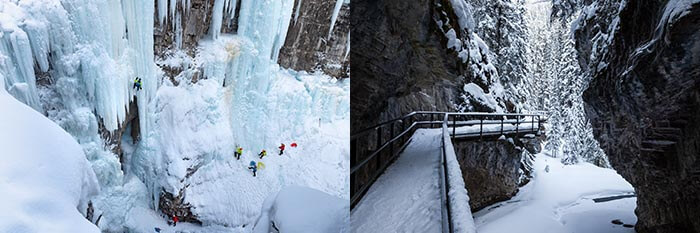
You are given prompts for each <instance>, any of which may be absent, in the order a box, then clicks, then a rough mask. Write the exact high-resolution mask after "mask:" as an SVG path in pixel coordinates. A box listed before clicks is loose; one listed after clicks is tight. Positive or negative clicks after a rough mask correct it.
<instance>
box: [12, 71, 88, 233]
mask: <svg viewBox="0 0 700 233" xmlns="http://www.w3.org/2000/svg"><path fill="white" fill-rule="evenodd" d="M4 83H5V80H4V77H3V75H2V74H0V108H2V110H3V112H2V114H0V148H2V153H0V190H1V191H0V206H2V211H1V212H0V232H28V233H29V232H99V229H98V228H97V227H96V226H95V225H93V224H92V223H90V222H89V221H88V220H86V219H85V217H84V216H83V215H84V214H85V211H86V210H87V206H88V200H89V199H90V198H91V197H93V196H94V195H96V194H97V193H98V192H99V185H98V183H97V178H96V177H95V173H94V172H93V171H92V169H91V167H90V163H88V161H87V159H86V158H85V153H83V150H82V149H81V148H80V145H78V143H77V142H76V141H75V139H73V137H71V135H69V134H68V133H66V131H64V130H63V129H61V128H60V127H59V126H58V125H56V124H55V123H54V122H52V121H50V120H49V119H47V118H46V117H44V116H43V115H41V114H40V113H38V112H36V111H35V110H34V109H32V108H30V107H28V106H27V105H24V104H23V103H21V102H19V101H17V100H16V99H15V98H14V97H12V96H11V95H9V94H8V93H7V92H6V91H5V89H4Z"/></svg>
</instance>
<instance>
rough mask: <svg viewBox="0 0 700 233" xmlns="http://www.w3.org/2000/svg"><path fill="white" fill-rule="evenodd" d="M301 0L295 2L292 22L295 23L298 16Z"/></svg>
mask: <svg viewBox="0 0 700 233" xmlns="http://www.w3.org/2000/svg"><path fill="white" fill-rule="evenodd" d="M302 1H303V0H298V2H297V7H296V8H297V9H296V10H295V11H294V24H297V18H299V12H300V9H301V2H302ZM338 1H340V0H338Z"/></svg>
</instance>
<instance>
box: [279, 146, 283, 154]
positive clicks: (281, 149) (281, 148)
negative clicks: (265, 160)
mask: <svg viewBox="0 0 700 233" xmlns="http://www.w3.org/2000/svg"><path fill="white" fill-rule="evenodd" d="M279 148H280V155H282V154H284V143H282V145H281V146H280V147H279Z"/></svg>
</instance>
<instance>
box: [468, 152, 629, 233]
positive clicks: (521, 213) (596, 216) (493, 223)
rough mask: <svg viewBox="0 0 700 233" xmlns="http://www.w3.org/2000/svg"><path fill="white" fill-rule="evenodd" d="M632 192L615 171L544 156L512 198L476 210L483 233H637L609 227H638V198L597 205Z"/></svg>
mask: <svg viewBox="0 0 700 233" xmlns="http://www.w3.org/2000/svg"><path fill="white" fill-rule="evenodd" d="M633 193H634V188H633V187H632V185H630V184H629V183H628V182H627V181H625V179H623V178H622V177H621V176H620V175H619V174H617V173H616V172H615V170H612V169H607V168H601V167H597V166H595V165H593V164H590V163H585V162H584V163H579V164H576V165H564V164H562V163H561V162H560V160H559V159H557V158H551V157H548V156H546V155H544V153H541V154H538V155H537V157H536V159H535V165H534V177H533V179H532V181H531V182H530V183H528V184H527V185H526V186H524V187H523V188H521V189H520V192H518V194H517V195H516V196H515V197H513V198H512V199H511V200H508V201H505V202H500V203H496V204H494V205H491V206H489V207H486V208H484V209H483V210H481V211H479V212H476V213H475V214H474V216H475V223H476V225H477V230H478V232H480V233H490V232H523V233H528V232H532V233H547V232H551V233H555V232H609V233H612V232H634V230H633V229H630V228H624V227H622V226H619V225H614V224H611V221H612V220H614V219H622V220H623V222H624V223H629V224H634V223H635V222H636V217H635V216H634V208H635V207H636V205H635V201H634V200H633V199H634V198H621V199H615V198H613V199H615V200H611V201H604V202H599V203H598V202H595V201H594V199H595V198H597V197H619V196H624V195H631V194H633Z"/></svg>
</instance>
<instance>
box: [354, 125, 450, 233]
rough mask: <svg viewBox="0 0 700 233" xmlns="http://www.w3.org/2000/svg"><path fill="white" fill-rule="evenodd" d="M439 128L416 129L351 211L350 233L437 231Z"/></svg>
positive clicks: (439, 214)
mask: <svg viewBox="0 0 700 233" xmlns="http://www.w3.org/2000/svg"><path fill="white" fill-rule="evenodd" d="M441 136H442V130H441V129H418V130H417V131H416V132H415V134H413V136H412V137H411V138H412V140H411V143H409V145H408V146H407V147H406V149H405V150H404V151H403V153H402V154H401V155H400V156H399V157H398V159H397V160H396V161H395V162H394V163H393V164H392V165H391V166H389V168H387V170H386V171H385V172H384V174H382V175H381V176H380V177H379V178H378V179H377V181H376V182H375V183H374V184H373V185H372V186H371V187H370V188H369V190H368V191H367V193H366V194H365V196H364V197H363V198H362V200H361V201H360V202H359V203H358V204H357V206H355V208H354V209H353V210H352V212H351V221H352V224H351V225H352V227H353V229H352V232H369V233H371V232H382V233H386V232H426V233H427V232H441V229H442V226H441V221H442V219H441V218H442V217H441V213H440V212H441V209H440V206H441V205H440V195H441V192H440V185H439V184H440V174H439V171H440V166H441V165H440V154H441V140H442V139H441Z"/></svg>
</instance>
